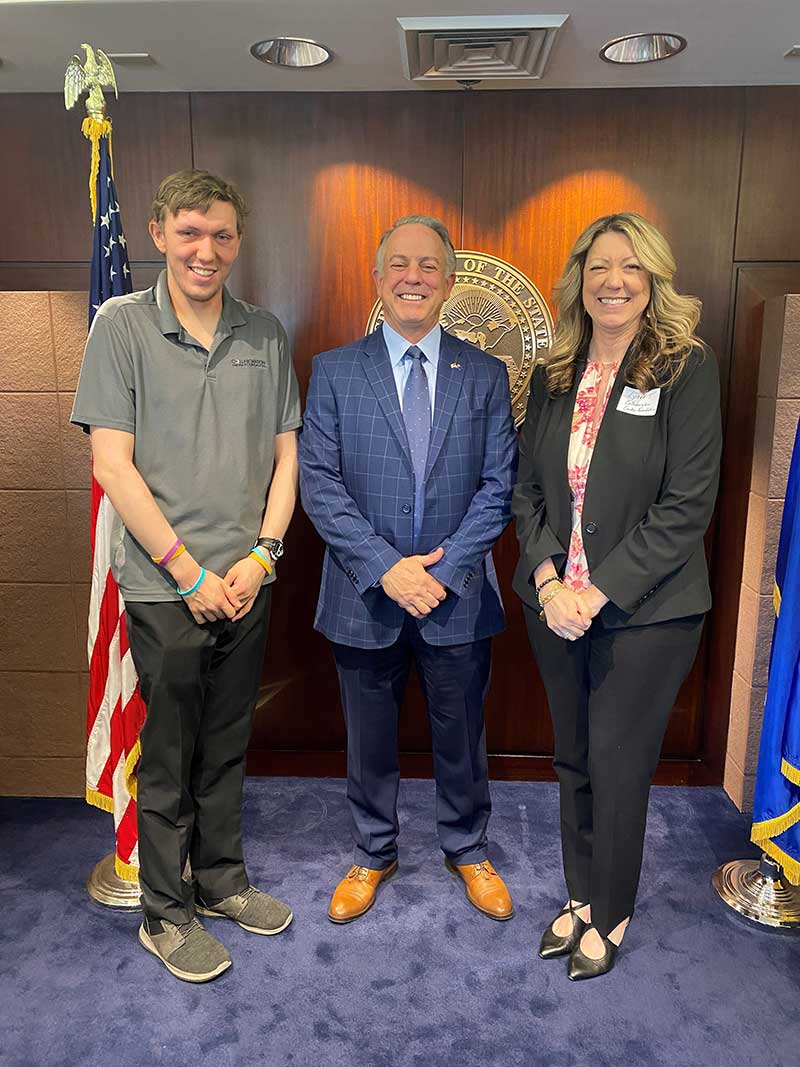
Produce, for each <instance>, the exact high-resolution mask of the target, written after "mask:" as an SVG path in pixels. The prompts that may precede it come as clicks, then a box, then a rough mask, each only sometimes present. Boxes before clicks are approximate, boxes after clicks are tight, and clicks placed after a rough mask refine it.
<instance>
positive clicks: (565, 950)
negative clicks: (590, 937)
mask: <svg viewBox="0 0 800 1067" xmlns="http://www.w3.org/2000/svg"><path fill="white" fill-rule="evenodd" d="M562 915H571V916H572V931H571V932H570V933H568V934H566V935H565V936H564V937H561V936H560V935H559V934H554V933H553V923H556V922H558V920H559V919H560V918H561V916H562ZM585 929H586V923H585V922H584V921H583V919H581V918H580V916H578V915H577V914H576V913H575V911H574V909H573V908H572V905H571V904H567V906H566V908H562V909H561V911H560V912H559V913H558V915H556V917H555V919H553V922H551V923H550V925H549V926H548V927H547V929H546V930H545V932H544V933H543V934H542V940H541V943H540V945H539V958H540V959H543V960H554V959H557V958H558V957H559V956H568V955H569V954H570V952H572V950H573V949H574V948H575V946H576V945H578V944H580V940H581V937H583V931H584V930H585Z"/></svg>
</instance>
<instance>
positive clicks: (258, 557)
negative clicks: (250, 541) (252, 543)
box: [249, 548, 272, 574]
mask: <svg viewBox="0 0 800 1067" xmlns="http://www.w3.org/2000/svg"><path fill="white" fill-rule="evenodd" d="M249 554H250V556H252V558H253V559H254V560H255V561H256V562H257V563H260V564H261V566H262V567H263V568H264V570H265V571H266V572H267V574H272V565H271V564H270V563H268V562H267V560H266V559H265V558H264V553H263V552H261V551H259V549H258V548H251V549H250V553H249Z"/></svg>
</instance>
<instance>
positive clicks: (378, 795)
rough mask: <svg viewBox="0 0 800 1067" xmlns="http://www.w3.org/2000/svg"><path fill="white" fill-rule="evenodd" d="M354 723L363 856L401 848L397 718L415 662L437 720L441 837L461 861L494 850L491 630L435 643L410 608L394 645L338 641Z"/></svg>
mask: <svg viewBox="0 0 800 1067" xmlns="http://www.w3.org/2000/svg"><path fill="white" fill-rule="evenodd" d="M333 654H334V656H335V658H336V669H337V671H338V673H339V685H340V688H341V694H342V705H343V707H344V715H345V720H346V723H347V801H348V806H349V808H350V815H351V817H352V820H353V834H354V837H355V843H356V849H355V859H354V862H355V863H357V864H359V865H360V866H362V867H369V868H370V869H372V870H382V869H383V868H385V867H388V866H389V865H390V864H391V863H392V862H393V861H394V860H395V859H396V857H397V832H398V825H399V824H398V821H397V791H398V787H399V785H400V764H399V758H398V723H399V717H400V708H401V706H402V703H403V696H404V694H405V689H406V683H407V682H408V675H409V672H410V670H411V664H412V662H413V663H414V665H415V666H416V670H417V676H418V677H419V680H420V686H421V688H422V692H423V695H424V697H425V703H426V704H427V706H428V719H429V721H430V725H431V739H432V743H433V764H434V774H435V777H436V822H437V827H438V830H439V843H440V845H441V848H442V851H443V852H444V854H445V855H446V856H447V857H448V858H449V859H451V860H452V861H453V862H454V863H459V864H463V863H480V862H481V861H482V860H485V859H486V850H487V842H486V826H487V824H488V822H489V814H490V812H491V810H492V805H491V800H490V797H489V773H488V763H487V759H486V731H485V727H484V722H483V701H484V697H485V695H486V690H487V688H488V685H489V672H490V666H491V639H490V638H488V637H487V638H485V639H483V640H481V641H471V642H469V643H467V644H463V645H429V644H428V643H427V642H426V641H425V640H424V639H423V638H422V636H421V635H420V632H419V628H418V627H417V625H416V623H415V622H414V620H413V619H412V618H411V617H410V616H409V617H408V618H407V619H406V621H405V623H404V625H403V629H402V630H401V632H400V636H399V638H398V639H397V641H395V643H394V644H393V645H390V646H389V647H388V648H368V649H363V648H352V647H350V646H349V645H340V644H333Z"/></svg>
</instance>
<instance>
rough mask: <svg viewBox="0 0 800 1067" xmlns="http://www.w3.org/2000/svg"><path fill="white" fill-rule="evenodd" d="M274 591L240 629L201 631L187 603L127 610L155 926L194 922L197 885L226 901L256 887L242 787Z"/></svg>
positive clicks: (141, 819) (142, 859) (146, 887)
mask: <svg viewBox="0 0 800 1067" xmlns="http://www.w3.org/2000/svg"><path fill="white" fill-rule="evenodd" d="M270 596H271V587H270V586H267V587H265V588H264V589H262V590H261V592H260V593H259V594H258V597H257V598H256V601H255V603H254V604H253V607H252V608H251V609H250V611H249V612H248V614H247V615H245V616H244V618H242V619H240V620H239V622H230V621H228V620H217V621H215V622H210V623H206V624H205V625H203V626H198V624H197V623H196V622H195V621H194V619H193V618H192V615H191V613H190V612H189V609H188V608H187V607H186V605H185V604H183V603H178V602H173V601H170V602H168V603H162V604H144V603H126V605H125V611H126V614H127V623H128V636H129V639H130V645H131V654H132V655H133V662H134V665H135V666H136V671H137V673H138V675H139V686H140V689H141V693H142V698H143V699H144V702H145V704H146V706H147V717H146V719H145V723H144V726H143V727H142V733H141V746H142V755H141V759H140V762H139V772H138V783H137V796H136V806H137V813H138V828H139V884H140V887H141V899H142V908H143V910H144V913H145V915H147V916H148V918H153V919H168V920H169V921H170V922H174V923H184V922H188V921H189V920H190V919H191V918H192V917H193V915H194V897H193V887H192V886H190V885H189V884H188V883H186V882H184V881H183V879H182V877H181V876H182V874H183V870H184V867H185V865H186V860H187V858H188V859H189V861H190V863H191V868H192V874H193V876H194V878H195V880H196V882H197V886H198V888H199V890H200V893H201V895H202V896H203V897H204V899H207V900H219V899H221V898H222V897H226V896H230V895H231V894H233V893H241V892H242V891H243V890H244V889H246V888H247V886H248V884H249V882H248V878H247V872H246V870H245V866H244V861H243V858H242V785H243V777H244V757H245V753H246V751H247V744H248V741H249V739H250V730H251V727H252V715H253V708H254V706H255V700H256V696H257V694H258V684H259V679H260V675H261V665H262V662H263V659H264V648H265V646H266V640H267V628H268V625H269V605H270Z"/></svg>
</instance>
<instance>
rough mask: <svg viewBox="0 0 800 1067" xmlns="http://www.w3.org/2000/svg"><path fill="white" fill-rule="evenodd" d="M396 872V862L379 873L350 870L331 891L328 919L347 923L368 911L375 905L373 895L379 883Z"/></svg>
mask: <svg viewBox="0 0 800 1067" xmlns="http://www.w3.org/2000/svg"><path fill="white" fill-rule="evenodd" d="M396 870H397V860H395V861H394V863H390V864H389V866H388V867H384V868H383V870H381V871H373V870H370V868H369V867H359V866H357V865H356V864H353V866H352V867H351V868H350V870H349V871H348V872H347V874H346V875H345V876H344V878H343V879H342V880H341V882H339V884H338V885H337V887H336V888H335V889H334V891H333V896H332V897H331V903H330V907H329V908H328V918H329V919H330V921H331V922H332V923H349V922H352V921H353V919H357V918H358V917H359V915H363V914H364V912H365V911H369V909H370V908H371V907H372V905H373V904H374V903H375V893H376V892H377V890H378V886H379V885H380V884H381V882H385V881H386V879H387V878H391V877H392V875H393V874H394V873H395V871H396Z"/></svg>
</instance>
